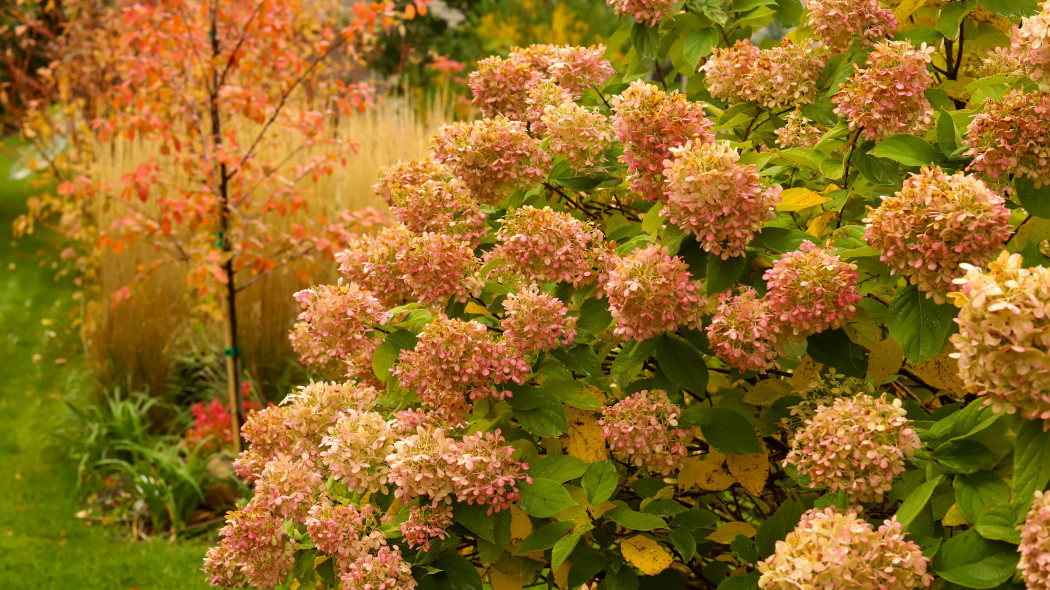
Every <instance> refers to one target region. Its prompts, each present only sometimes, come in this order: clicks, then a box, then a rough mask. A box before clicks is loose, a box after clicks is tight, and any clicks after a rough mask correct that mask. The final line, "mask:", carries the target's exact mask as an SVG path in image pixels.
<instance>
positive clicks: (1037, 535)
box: [1017, 490, 1050, 590]
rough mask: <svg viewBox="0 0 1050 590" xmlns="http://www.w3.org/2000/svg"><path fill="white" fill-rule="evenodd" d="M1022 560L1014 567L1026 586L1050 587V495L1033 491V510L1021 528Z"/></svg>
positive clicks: (1032, 587)
mask: <svg viewBox="0 0 1050 590" xmlns="http://www.w3.org/2000/svg"><path fill="white" fill-rule="evenodd" d="M1017 550H1018V551H1020V552H1021V561H1020V562H1018V564H1017V569H1018V571H1020V572H1021V578H1022V579H1023V580H1024V582H1025V587H1026V588H1030V589H1032V590H1046V589H1047V588H1050V494H1047V493H1046V492H1042V491H1039V490H1036V492H1035V497H1034V498H1033V500H1032V508H1031V509H1030V510H1029V511H1028V515H1027V516H1026V517H1025V519H1024V524H1023V525H1022V526H1021V544H1020V545H1018V547H1017Z"/></svg>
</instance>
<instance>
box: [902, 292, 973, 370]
mask: <svg viewBox="0 0 1050 590" xmlns="http://www.w3.org/2000/svg"><path fill="white" fill-rule="evenodd" d="M956 313H957V311H956V309H955V307H953V306H951V305H945V304H941V305H938V304H937V303H934V302H933V299H927V298H926V294H925V293H923V292H922V291H919V288H918V287H916V286H915V285H908V286H907V287H904V288H902V289H900V290H899V291H897V294H896V295H895V296H894V297H893V303H892V304H891V305H890V315H889V322H888V323H887V325H888V327H889V329H890V336H893V339H894V340H896V341H897V342H899V343H900V345H901V348H903V349H904V356H905V357H907V359H908V360H909V361H911V362H913V363H918V362H921V361H924V360H927V359H931V358H933V357H935V356H937V355H938V354H939V353H940V352H941V349H942V348H943V347H944V340H945V338H947V337H948V333H949V332H950V331H951V328H952V320H953V319H954V318H955V315H956Z"/></svg>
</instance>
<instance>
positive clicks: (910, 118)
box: [831, 41, 934, 141]
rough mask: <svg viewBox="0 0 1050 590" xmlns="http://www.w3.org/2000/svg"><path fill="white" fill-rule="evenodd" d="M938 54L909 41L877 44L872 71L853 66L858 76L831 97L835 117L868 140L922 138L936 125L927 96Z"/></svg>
mask: <svg viewBox="0 0 1050 590" xmlns="http://www.w3.org/2000/svg"><path fill="white" fill-rule="evenodd" d="M933 52H934V48H933V47H927V46H926V44H925V43H923V44H922V46H921V47H920V48H919V49H915V48H914V47H912V44H911V43H910V42H908V41H885V42H882V43H879V44H877V45H876V46H875V49H874V51H872V53H871V54H870V55H869V56H868V64H867V66H866V67H865V68H864V69H861V68H859V67H857V66H856V65H854V66H853V69H854V74H853V77H851V78H850V79H849V80H847V81H846V82H845V83H844V84H843V85H842V89H841V90H839V92H838V93H837V94H835V96H833V97H832V99H831V100H832V102H834V103H835V105H836V106H835V113H836V114H838V115H842V116H844V117H846V120H847V121H849V128H850V130H854V129H860V131H861V135H863V136H864V138H865V139H867V140H869V141H877V140H879V139H882V138H885V137H889V136H890V135H893V134H895V133H916V132H919V134H920V135H921V132H922V131H923V130H925V129H926V128H927V127H929V125H930V124H932V123H933V109H931V108H930V101H928V100H926V96H925V95H924V94H923V92H925V91H926V89H927V88H929V87H930V86H931V85H932V84H933V77H932V76H931V75H930V73H929V71H927V69H926V65H927V64H928V63H930V62H931V61H932V57H931V56H932V55H933Z"/></svg>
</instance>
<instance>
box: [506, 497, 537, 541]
mask: <svg viewBox="0 0 1050 590" xmlns="http://www.w3.org/2000/svg"><path fill="white" fill-rule="evenodd" d="M531 534H532V521H531V520H529V515H528V514H525V511H524V510H522V509H521V508H518V505H517V504H511V506H510V544H509V545H507V546H508V547H509V548H510V549H511V550H514V549H517V548H518V545H521V542H522V541H524V540H525V539H526V538H527V537H528V536H529V535H531Z"/></svg>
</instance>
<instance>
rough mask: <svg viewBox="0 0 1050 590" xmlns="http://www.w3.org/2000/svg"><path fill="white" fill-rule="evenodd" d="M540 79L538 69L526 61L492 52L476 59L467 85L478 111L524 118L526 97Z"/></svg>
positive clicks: (517, 118) (488, 115) (491, 114)
mask: <svg viewBox="0 0 1050 590" xmlns="http://www.w3.org/2000/svg"><path fill="white" fill-rule="evenodd" d="M540 79H541V75H540V72H539V71H537V69H536V68H534V67H532V65H531V64H530V63H528V61H525V60H522V59H514V58H513V57H511V58H510V59H503V58H501V57H497V56H492V57H488V58H485V59H483V60H481V61H479V62H478V67H477V69H476V70H474V71H473V72H471V73H470V76H469V79H468V81H467V85H468V86H469V87H470V91H471V93H473V95H474V100H473V102H474V106H476V107H478V110H480V111H481V114H483V115H485V116H486V117H496V116H499V115H502V116H504V117H506V118H508V119H512V120H515V121H525V120H526V118H525V108H526V104H525V97H526V96H528V94H529V88H531V87H532V86H533V85H534V84H536V83H537V82H539V81H540Z"/></svg>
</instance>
